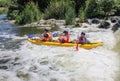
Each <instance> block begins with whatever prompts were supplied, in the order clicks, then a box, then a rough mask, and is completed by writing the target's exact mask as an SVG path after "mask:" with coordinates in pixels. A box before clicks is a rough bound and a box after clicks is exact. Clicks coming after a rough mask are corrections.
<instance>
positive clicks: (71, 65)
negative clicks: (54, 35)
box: [0, 28, 119, 81]
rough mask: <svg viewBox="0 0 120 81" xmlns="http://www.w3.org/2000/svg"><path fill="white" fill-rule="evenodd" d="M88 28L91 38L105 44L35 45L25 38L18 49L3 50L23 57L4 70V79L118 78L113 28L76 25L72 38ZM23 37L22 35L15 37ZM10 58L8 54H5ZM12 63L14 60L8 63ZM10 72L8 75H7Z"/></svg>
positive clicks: (89, 80)
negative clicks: (92, 47) (76, 49)
mask: <svg viewBox="0 0 120 81" xmlns="http://www.w3.org/2000/svg"><path fill="white" fill-rule="evenodd" d="M83 30H84V31H85V32H86V35H87V37H88V39H89V40H90V41H93V42H96V41H101V42H103V43H104V45H103V46H101V47H98V48H94V49H91V50H86V49H83V48H79V51H75V47H68V48H67V47H56V46H45V45H34V44H31V43H30V42H28V41H27V40H24V41H23V42H22V44H21V46H20V48H19V49H17V50H5V51H4V50H1V52H0V56H1V58H2V57H4V56H5V55H6V56H8V57H11V58H13V59H14V58H16V57H17V58H19V59H18V60H17V61H14V62H15V63H19V64H18V65H11V66H10V68H9V69H8V71H7V70H6V71H5V70H1V71H0V72H1V73H2V74H0V80H3V81H115V79H116V76H117V75H116V72H118V71H119V59H118V58H117V56H118V54H117V53H115V52H113V51H111V48H112V47H113V46H114V44H115V42H116V41H115V37H114V35H113V33H112V31H111V30H103V29H98V28H96V29H92V28H86V29H83V28H74V29H71V30H69V31H73V32H72V34H71V39H76V38H77V33H81V31H83ZM13 38H14V39H17V38H18V39H19V38H20V37H15V36H14V35H13ZM4 58H6V57H4ZM8 64H10V63H8ZM4 76H7V78H4Z"/></svg>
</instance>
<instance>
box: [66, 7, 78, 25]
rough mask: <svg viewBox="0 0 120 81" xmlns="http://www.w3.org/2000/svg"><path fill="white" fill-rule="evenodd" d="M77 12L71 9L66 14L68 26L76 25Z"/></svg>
mask: <svg viewBox="0 0 120 81" xmlns="http://www.w3.org/2000/svg"><path fill="white" fill-rule="evenodd" d="M75 17H76V16H75V10H74V8H73V7H69V9H68V10H67V11H66V13H65V20H66V24H74V21H75Z"/></svg>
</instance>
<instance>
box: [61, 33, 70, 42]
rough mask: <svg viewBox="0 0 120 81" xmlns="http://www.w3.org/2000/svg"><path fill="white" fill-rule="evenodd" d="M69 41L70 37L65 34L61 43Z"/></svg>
mask: <svg viewBox="0 0 120 81" xmlns="http://www.w3.org/2000/svg"><path fill="white" fill-rule="evenodd" d="M69 39H70V36H69V35H68V34H65V36H63V37H62V42H63V43H68V42H69Z"/></svg>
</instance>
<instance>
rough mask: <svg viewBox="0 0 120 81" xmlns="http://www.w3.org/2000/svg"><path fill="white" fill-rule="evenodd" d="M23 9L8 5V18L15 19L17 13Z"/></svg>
mask: <svg viewBox="0 0 120 81" xmlns="http://www.w3.org/2000/svg"><path fill="white" fill-rule="evenodd" d="M22 10H23V8H21V7H17V6H10V7H9V9H8V12H7V17H8V19H10V20H15V19H16V17H17V16H18V15H19V13H20V12H21V11H22Z"/></svg>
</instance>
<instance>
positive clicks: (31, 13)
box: [7, 0, 120, 24]
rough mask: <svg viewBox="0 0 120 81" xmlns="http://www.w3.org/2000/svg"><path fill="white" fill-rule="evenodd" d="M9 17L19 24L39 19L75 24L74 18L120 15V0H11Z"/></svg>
mask: <svg viewBox="0 0 120 81" xmlns="http://www.w3.org/2000/svg"><path fill="white" fill-rule="evenodd" d="M11 4H12V5H11V6H9V11H8V14H7V16H8V18H9V19H15V20H16V23H17V24H26V23H31V22H34V21H38V20H39V19H50V18H55V19H65V20H66V24H73V22H74V19H75V18H76V17H79V18H80V19H81V20H85V19H87V18H93V17H108V16H110V15H120V1H119V0H11Z"/></svg>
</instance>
